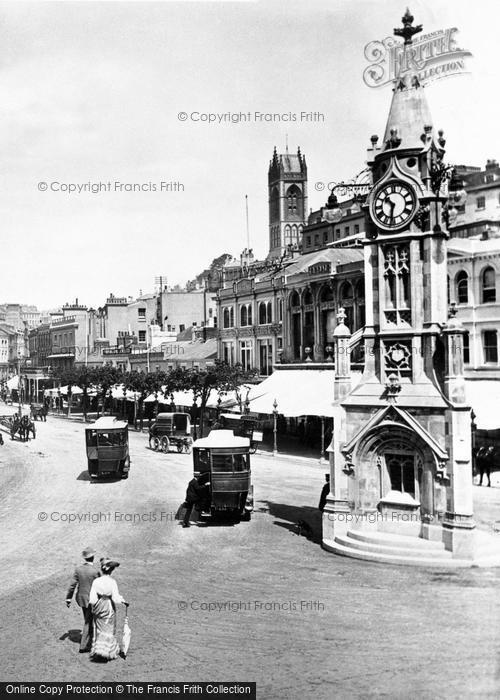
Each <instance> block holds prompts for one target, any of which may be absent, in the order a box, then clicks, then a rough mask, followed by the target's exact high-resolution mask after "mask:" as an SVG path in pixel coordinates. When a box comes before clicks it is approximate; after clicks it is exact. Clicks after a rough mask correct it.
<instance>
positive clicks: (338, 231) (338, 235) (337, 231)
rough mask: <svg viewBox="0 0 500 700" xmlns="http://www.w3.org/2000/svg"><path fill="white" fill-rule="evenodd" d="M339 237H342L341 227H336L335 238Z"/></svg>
mask: <svg viewBox="0 0 500 700" xmlns="http://www.w3.org/2000/svg"><path fill="white" fill-rule="evenodd" d="M339 238H340V229H339V228H336V229H335V240H336V241H338V239H339Z"/></svg>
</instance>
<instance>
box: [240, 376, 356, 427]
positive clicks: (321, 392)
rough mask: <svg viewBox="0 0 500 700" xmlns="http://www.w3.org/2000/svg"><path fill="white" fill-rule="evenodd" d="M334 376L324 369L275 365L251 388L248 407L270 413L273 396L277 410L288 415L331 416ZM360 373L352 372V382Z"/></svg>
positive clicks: (354, 382)
mask: <svg viewBox="0 0 500 700" xmlns="http://www.w3.org/2000/svg"><path fill="white" fill-rule="evenodd" d="M334 377H335V372H334V371H333V370H326V369H276V370H275V371H274V372H273V374H271V376H270V377H268V378H267V379H264V381H263V382H261V383H260V384H258V385H257V386H255V387H253V388H252V389H251V390H250V394H249V396H248V398H249V400H250V411H251V412H252V413H265V414H268V415H272V413H273V403H274V400H275V399H276V402H277V404H278V406H277V411H278V413H279V414H281V415H283V416H286V417H288V418H293V417H296V416H332V415H333V380H334ZM360 377H361V375H360V374H359V373H356V374H354V375H353V386H355V385H356V384H357V383H358V382H359V379H360Z"/></svg>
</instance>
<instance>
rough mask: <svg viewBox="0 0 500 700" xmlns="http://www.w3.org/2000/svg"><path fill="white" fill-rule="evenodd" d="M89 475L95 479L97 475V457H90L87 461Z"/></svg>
mask: <svg viewBox="0 0 500 700" xmlns="http://www.w3.org/2000/svg"><path fill="white" fill-rule="evenodd" d="M88 472H89V476H90V478H91V479H96V478H97V476H98V461H97V459H92V460H90V461H89V467H88Z"/></svg>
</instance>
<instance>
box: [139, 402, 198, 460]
mask: <svg viewBox="0 0 500 700" xmlns="http://www.w3.org/2000/svg"><path fill="white" fill-rule="evenodd" d="M192 442H193V440H192V438H191V418H190V416H189V413H175V412H174V413H159V414H158V415H157V416H156V420H155V421H154V422H153V423H152V425H151V427H150V428H149V446H150V447H151V448H152V449H153V450H162V451H163V452H168V451H169V450H170V449H171V446H174V447H175V448H176V449H177V452H186V453H187V454H189V453H190V452H191V444H192Z"/></svg>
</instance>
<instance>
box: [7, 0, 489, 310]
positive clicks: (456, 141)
mask: <svg viewBox="0 0 500 700" xmlns="http://www.w3.org/2000/svg"><path fill="white" fill-rule="evenodd" d="M410 8H411V11H412V13H413V15H414V16H415V24H423V26H424V33H430V32H433V31H437V30H441V29H447V28H449V27H457V28H458V30H459V32H458V35H457V43H458V44H459V45H460V46H461V47H462V48H464V49H467V50H468V51H470V52H471V53H472V57H471V58H468V59H466V66H467V71H468V72H467V73H465V74H463V75H460V76H458V77H453V78H447V79H444V80H438V81H435V82H432V83H430V84H429V85H428V87H427V88H426V90H427V97H428V101H429V104H430V108H431V112H432V115H433V121H434V126H435V127H436V128H442V129H443V130H444V132H445V138H446V139H447V154H446V160H447V161H448V162H454V163H466V164H470V165H477V166H484V164H485V163H486V160H487V159H488V158H496V159H499V160H500V129H499V128H498V114H499V97H498V95H499V91H498V68H497V66H498V65H499V61H498V48H497V47H498V40H497V35H498V34H497V33H498V29H497V27H498V24H499V21H500V5H499V4H498V2H494V1H490V0H476V1H475V2H470V0H455V1H454V2H453V3H451V2H449V0H446V1H443V0H432V1H431V0H426V2H422V0H418V1H414V2H412V3H411V6H410ZM405 9H406V3H405V2H401V1H399V0H398V1H397V2H396V1H393V0H384V2H375V1H373V0H329V2H323V1H319V0H309V2H307V3H303V2H295V0H287V1H286V2H281V1H274V0H264V1H262V2H151V3H150V2H125V3H121V2H39V3H32V2H12V3H9V2H0V92H1V99H0V113H1V128H0V186H1V194H0V227H1V228H0V230H1V236H2V241H3V247H2V251H3V255H2V258H3V259H2V263H3V264H2V266H1V271H0V302H3V301H8V302H20V303H30V304H36V305H37V306H38V308H40V309H49V308H54V307H58V306H60V305H62V304H64V303H67V302H71V301H73V300H74V299H75V298H78V299H79V303H84V304H88V305H89V306H94V307H97V306H102V304H103V303H104V302H105V300H106V298H107V297H108V296H109V294H110V293H113V294H114V295H115V296H133V297H136V296H137V295H138V294H139V293H140V292H141V291H142V292H143V293H146V292H151V291H153V288H154V281H155V277H157V276H159V275H162V276H166V278H167V280H168V283H169V284H172V285H174V284H184V283H185V282H186V281H187V280H188V279H192V278H193V277H195V275H196V274H198V273H199V272H200V271H201V270H203V269H204V268H205V267H207V266H208V265H209V263H210V262H211V260H212V259H213V258H215V257H217V256H219V255H220V254H222V253H225V252H228V253H231V254H232V255H235V256H237V257H238V256H239V254H240V253H241V251H242V249H243V248H244V247H245V246H246V241H247V233H246V217H245V196H246V195H247V196H248V204H249V228H250V245H251V247H252V248H253V249H254V252H255V254H256V256H257V257H264V256H265V255H266V253H267V250H268V221H267V215H268V192H267V170H268V166H269V160H270V158H271V156H272V152H273V148H274V146H276V147H277V149H278V152H284V150H285V144H286V141H288V146H289V150H290V151H295V150H296V149H297V147H298V146H300V148H301V151H302V153H303V154H304V155H305V156H306V159H307V165H308V178H309V207H311V208H313V209H317V208H319V207H320V206H322V205H323V204H324V202H325V200H326V198H327V194H328V193H327V192H326V193H325V192H324V191H321V190H320V189H319V188H318V186H316V185H315V183H317V182H319V183H322V182H325V183H326V182H330V181H335V182H338V181H340V180H343V179H350V178H351V177H353V176H354V175H356V174H357V173H358V172H359V171H361V170H362V169H363V168H364V166H365V159H366V149H367V147H368V146H369V140H370V136H371V135H372V134H379V135H380V137H381V138H382V136H383V131H384V127H385V121H386V118H387V114H388V110H389V106H390V101H391V86H390V85H386V86H384V87H379V88H370V87H368V86H367V85H366V84H365V82H364V80H363V72H364V70H365V69H366V68H367V67H368V65H369V63H368V61H367V59H366V58H365V55H364V50H365V47H366V45H367V44H369V43H370V42H372V41H376V40H382V39H384V38H385V37H388V36H391V34H392V29H393V27H397V26H400V25H401V21H400V19H401V17H402V15H403V13H404V11H405ZM227 112H230V113H232V114H238V113H243V114H248V113H249V112H250V116H251V119H250V120H248V121H240V122H232V121H224V120H223V119H222V120H221V121H220V123H218V122H217V121H216V122H215V123H214V122H212V123H209V122H207V121H202V117H201V115H205V114H207V115H208V114H216V115H217V114H220V115H223V114H225V113H227ZM255 112H260V113H262V114H268V113H270V114H278V115H285V118H284V119H282V120H277V119H273V120H272V121H265V120H263V119H260V120H259V119H256V118H255ZM301 112H319V113H321V114H323V115H324V120H321V121H318V120H317V121H305V120H302V119H301ZM181 113H183V115H182V116H183V117H185V116H187V119H184V120H183V119H181V118H180V116H179V115H180V114H181ZM289 114H295V115H296V117H297V118H296V120H295V121H289V120H288V121H287V120H286V117H287V115H289ZM99 183H102V184H101V185H99ZM116 183H118V184H116ZM162 183H163V185H162ZM133 184H136V185H140V186H142V188H143V189H144V190H146V191H140V192H137V191H136V192H131V191H127V188H128V186H129V185H133ZM70 185H71V186H75V187H78V186H80V191H78V190H77V191H73V192H69V191H67V189H68V188H69V186H70ZM91 185H93V186H94V187H96V186H97V187H99V186H100V187H101V191H99V192H91V191H88V189H89V188H90V186H91ZM44 188H45V189H44ZM86 188H87V189H86ZM162 188H163V189H162ZM65 189H66V191H65ZM155 190H156V191H155ZM176 190H177V191H176Z"/></svg>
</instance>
